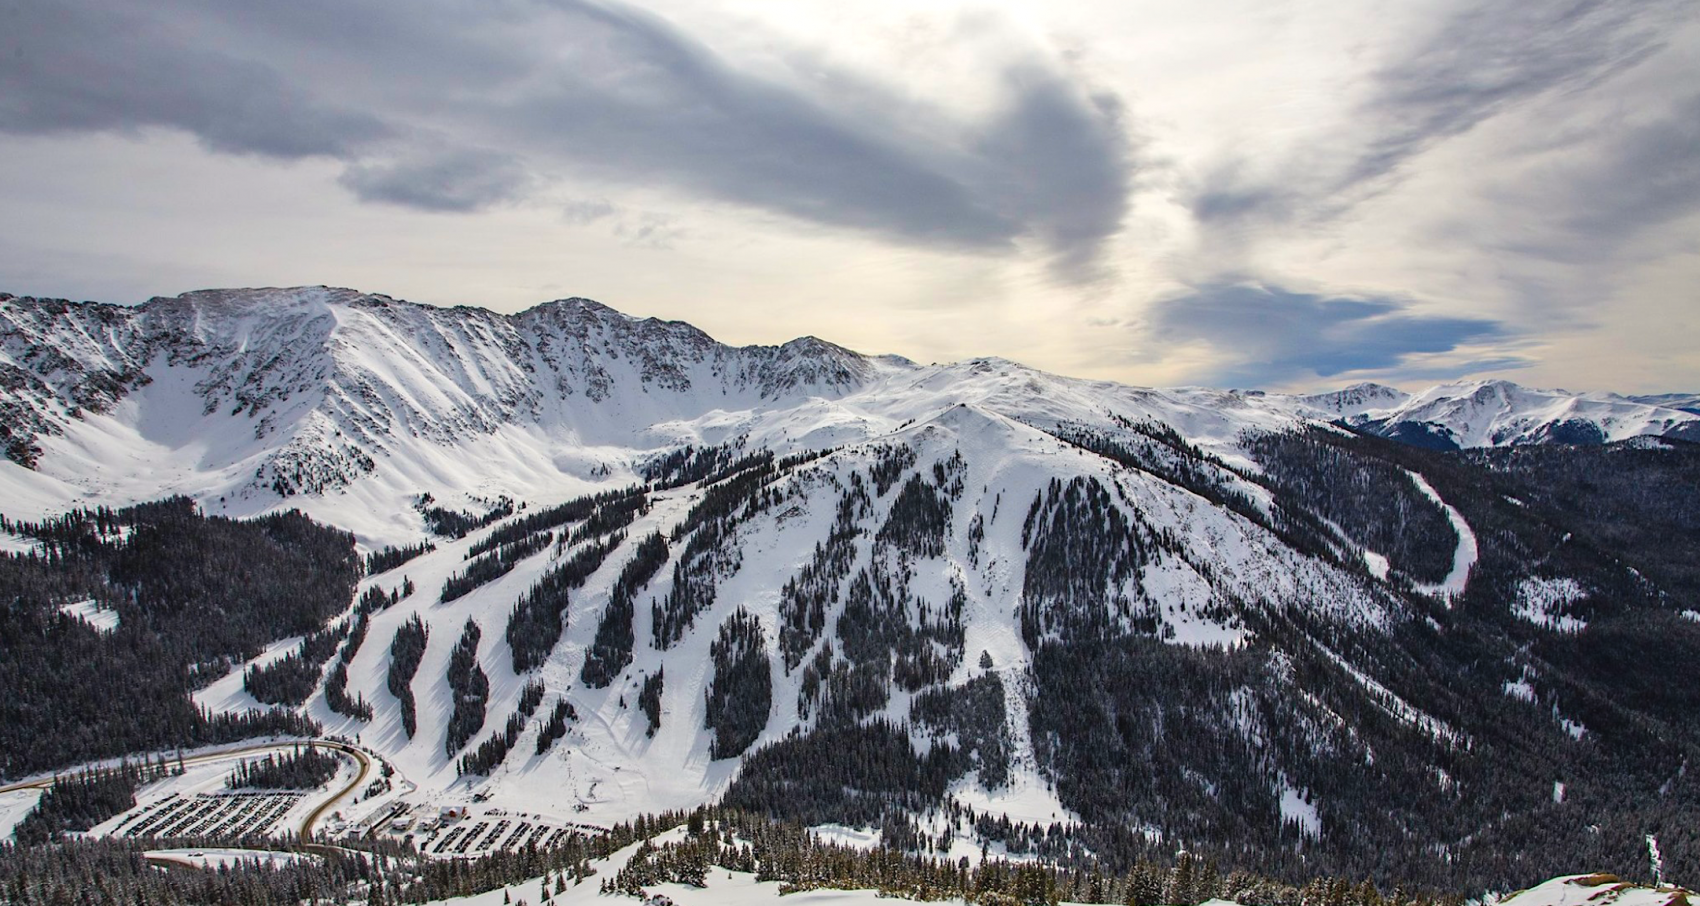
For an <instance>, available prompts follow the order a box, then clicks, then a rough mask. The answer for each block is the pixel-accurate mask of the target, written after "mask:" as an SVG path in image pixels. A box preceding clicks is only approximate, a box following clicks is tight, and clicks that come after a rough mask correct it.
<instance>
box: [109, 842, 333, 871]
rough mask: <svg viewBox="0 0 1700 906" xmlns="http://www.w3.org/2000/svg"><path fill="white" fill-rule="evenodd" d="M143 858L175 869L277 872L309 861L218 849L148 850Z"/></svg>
mask: <svg viewBox="0 0 1700 906" xmlns="http://www.w3.org/2000/svg"><path fill="white" fill-rule="evenodd" d="M142 856H143V857H144V858H147V859H150V860H152V861H155V862H171V863H175V864H178V865H189V866H192V867H195V868H225V867H227V866H235V865H237V864H239V863H249V864H254V863H258V864H261V865H265V866H267V867H271V868H281V867H283V866H286V865H292V864H294V863H296V862H301V861H304V860H307V859H311V858H313V857H312V856H310V855H307V854H305V853H297V852H279V851H276V850H266V849H219V848H208V847H201V848H185V849H150V850H145V851H143V853H142Z"/></svg>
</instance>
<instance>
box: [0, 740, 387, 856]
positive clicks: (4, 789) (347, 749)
mask: <svg viewBox="0 0 1700 906" xmlns="http://www.w3.org/2000/svg"><path fill="white" fill-rule="evenodd" d="M299 746H307V747H309V748H317V749H327V750H329V751H332V752H337V753H339V754H342V755H346V756H348V757H350V758H352V759H354V762H355V764H356V765H358V766H359V768H360V770H359V771H357V772H356V773H355V775H354V779H353V780H351V781H349V782H348V784H347V785H346V786H344V787H343V788H342V789H340V790H338V791H336V792H335V793H334V794H332V795H331V796H330V798H328V799H326V800H325V801H324V802H321V803H319V804H318V805H317V806H316V807H314V809H313V810H312V811H311V812H308V813H307V817H306V818H304V819H302V821H301V829H300V830H299V831H298V832H297V834H298V836H299V837H300V840H301V842H302V843H304V844H306V843H311V842H312V841H313V825H315V824H318V823H319V819H320V818H323V817H324V815H325V813H326V812H328V811H330V809H331V807H332V806H334V805H336V804H337V803H338V802H341V801H342V800H343V798H345V797H346V796H348V795H349V794H350V793H353V792H354V791H355V790H357V789H359V788H360V785H361V784H363V783H365V782H366V778H367V777H369V776H371V773H372V759H371V756H369V755H367V754H366V753H365V752H364V751H362V750H361V749H359V748H357V747H355V746H352V745H349V744H348V743H344V742H335V741H332V740H325V739H309V740H300V741H297V742H269V743H263V744H261V745H254V746H244V747H242V748H239V749H225V750H223V751H219V752H207V753H205V754H202V755H189V756H185V757H183V758H182V759H180V763H181V764H183V765H191V764H207V763H209V762H214V761H227V760H230V759H233V758H245V757H247V756H249V755H257V754H260V753H264V752H278V751H289V750H292V749H295V748H297V747H299ZM65 773H67V772H60V773H59V774H56V775H54V776H52V777H42V778H38V779H36V780H25V781H21V782H19V783H12V784H7V785H6V786H0V793H15V792H19V791H21V790H44V789H47V788H48V787H50V786H52V785H53V781H54V780H55V779H56V778H57V777H60V776H63V775H64V774H65Z"/></svg>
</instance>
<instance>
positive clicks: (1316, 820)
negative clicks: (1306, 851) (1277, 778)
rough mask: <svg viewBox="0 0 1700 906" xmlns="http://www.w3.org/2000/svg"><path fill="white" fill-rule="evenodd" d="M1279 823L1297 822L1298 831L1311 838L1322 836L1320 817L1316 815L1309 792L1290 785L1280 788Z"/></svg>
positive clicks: (1314, 804) (1314, 805)
mask: <svg viewBox="0 0 1700 906" xmlns="http://www.w3.org/2000/svg"><path fill="white" fill-rule="evenodd" d="M1281 823H1282V824H1287V823H1293V824H1297V825H1298V827H1299V833H1301V834H1303V835H1304V836H1307V837H1310V838H1312V839H1315V838H1317V837H1320V836H1322V819H1321V818H1320V817H1318V816H1317V813H1316V803H1315V802H1313V801H1312V800H1311V798H1310V794H1309V793H1305V792H1301V791H1299V790H1297V789H1294V788H1293V787H1290V786H1287V787H1282V788H1281Z"/></svg>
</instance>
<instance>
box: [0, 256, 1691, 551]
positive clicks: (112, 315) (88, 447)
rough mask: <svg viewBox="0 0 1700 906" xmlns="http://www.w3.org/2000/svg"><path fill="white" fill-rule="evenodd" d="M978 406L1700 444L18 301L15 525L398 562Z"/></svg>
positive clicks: (1328, 397) (430, 332)
mask: <svg viewBox="0 0 1700 906" xmlns="http://www.w3.org/2000/svg"><path fill="white" fill-rule="evenodd" d="M959 404H968V405H971V406H975V407H977V408H979V409H981V410H984V411H987V412H991V413H994V414H997V415H1001V416H1004V417H1007V418H1013V419H1016V420H1019V421H1023V422H1026V423H1029V424H1035V425H1039V426H1041V427H1049V426H1052V425H1055V424H1058V423H1064V422H1070V423H1079V424H1086V425H1092V426H1104V425H1107V424H1109V416H1110V415H1111V414H1112V413H1113V414H1114V415H1115V416H1118V417H1121V418H1125V419H1130V420H1134V421H1141V422H1143V421H1155V422H1159V423H1162V424H1165V425H1169V426H1172V427H1173V428H1175V429H1176V430H1178V431H1179V432H1180V433H1181V434H1182V435H1183V436H1185V437H1187V438H1188V439H1190V440H1191V441H1193V442H1194V443H1199V444H1202V445H1204V446H1205V447H1206V448H1208V449H1219V450H1220V451H1221V453H1222V454H1223V455H1224V456H1226V457H1228V458H1230V459H1232V458H1233V457H1234V456H1235V455H1236V453H1235V450H1234V442H1235V439H1236V437H1237V436H1238V435H1239V434H1240V432H1242V431H1244V430H1246V429H1248V428H1251V429H1260V430H1261V429H1275V428H1281V427H1290V426H1293V425H1297V424H1301V423H1305V422H1310V421H1318V420H1320V421H1328V420H1335V419H1344V420H1345V421H1346V422H1347V423H1350V424H1352V425H1354V426H1358V427H1361V428H1363V429H1364V430H1368V431H1372V432H1376V433H1382V434H1386V435H1388V436H1392V437H1396V438H1400V439H1408V440H1417V441H1419V442H1441V443H1446V444H1454V445H1459V446H1478V445H1494V444H1505V443H1524V442H1537V441H1543V440H1552V441H1593V442H1598V441H1599V440H1601V439H1609V440H1616V439H1621V438H1623V437H1627V436H1632V435H1636V434H1672V435H1679V436H1686V435H1687V434H1688V433H1689V432H1692V431H1694V430H1696V429H1695V426H1696V425H1700V416H1696V415H1695V414H1693V413H1690V412H1684V411H1680V410H1677V409H1667V408H1661V407H1659V406H1654V405H1647V404H1643V403H1636V402H1632V401H1630V400H1627V399H1623V398H1620V397H1612V396H1606V395H1578V394H1568V393H1562V392H1558V391H1530V390H1525V389H1523V388H1518V387H1516V386H1515V385H1512V384H1506V383H1503V382H1493V383H1483V384H1470V385H1449V386H1444V387H1437V388H1434V389H1432V390H1429V391H1427V392H1425V393H1423V394H1419V395H1417V396H1415V397H1409V396H1407V395H1406V394H1403V393H1401V392H1400V391H1396V390H1392V389H1391V388H1386V387H1379V386H1376V385H1358V386H1356V387H1352V388H1348V389H1347V390H1343V391H1340V392H1338V393H1333V394H1321V395H1313V396H1296V397H1292V396H1281V395H1274V394H1263V393H1259V392H1255V391H1217V390H1209V389H1200V388H1180V389H1170V390H1156V389H1147V388H1134V387H1127V386H1123V385H1118V384H1112V383H1106V382H1092V381H1081V380H1074V379H1069V378H1063V377H1059V376H1055V375H1050V374H1045V373H1043V372H1038V371H1035V370H1033V369H1030V368H1026V367H1023V366H1021V365H1018V364H1016V363H1013V362H1008V361H1004V360H998V359H976V360H970V361H966V362H960V363H954V364H947V365H934V366H919V365H916V364H914V363H911V362H908V361H906V360H904V359H900V358H896V357H889V356H887V357H872V356H865V355H861V354H858V353H854V352H851V351H849V350H846V349H843V348H841V347H838V346H834V345H832V344H831V343H827V342H825V341H822V340H817V339H814V338H812V337H806V338H803V339H799V340H794V341H792V342H789V343H786V344H784V345H782V346H774V347H743V348H735V347H729V346H726V345H723V344H720V343H717V342H715V341H714V340H713V339H711V338H710V337H708V336H707V335H706V334H703V333H702V332H701V331H699V330H697V329H695V328H693V327H691V326H689V325H687V324H683V323H680V322H663V321H658V320H655V319H653V318H651V319H637V318H632V317H629V316H627V315H623V314H621V313H619V312H616V311H614V310H612V309H610V308H607V307H606V306H603V305H600V304H598V303H595V302H591V301H589V300H584V299H567V300H562V301H557V302H550V303H546V304H543V305H539V306H537V307H535V308H532V309H529V310H527V311H525V312H521V313H519V314H517V315H511V316H510V315H499V314H496V313H493V312H490V311H486V310H483V309H478V308H468V307H460V308H452V309H445V308H433V307H429V306H421V305H415V304H411V303H407V302H403V301H399V300H395V299H391V298H389V297H386V296H382V295H370V294H362V293H359V292H355V291H353V290H346V289H331V288H325V287H302V288H293V289H254V290H208V291H202V292H195V293H189V294H185V295H183V296H178V297H175V298H160V299H153V300H150V301H149V302H147V303H145V304H143V305H140V306H136V307H125V306H116V305H103V304H96V303H67V302H62V301H54V300H37V299H31V298H14V297H10V296H5V295H3V294H0V444H3V445H4V446H5V448H6V453H7V455H8V459H5V460H0V492H4V493H5V495H6V497H7V499H8V500H9V501H11V502H12V503H11V506H12V508H13V509H14V510H15V511H16V512H15V513H14V515H16V514H29V515H43V514H46V513H48V512H55V511H62V510H64V509H67V508H69V507H71V506H75V505H82V504H86V503H93V502H100V503H116V502H124V501H135V500H146V499H153V498H157V497H160V496H163V495H166V494H187V495H189V496H192V497H194V498H196V499H197V500H198V501H200V502H201V503H202V504H203V505H205V506H207V507H209V509H211V510H212V511H215V512H226V513H230V514H234V515H248V514H253V513H258V512H263V511H266V510H269V509H273V508H276V507H278V506H279V505H281V504H283V502H284V501H285V500H287V501H288V505H290V506H300V507H302V508H304V509H306V510H307V511H309V512H310V513H313V514H315V515H318V516H321V517H323V518H325V519H328V520H329V521H332V522H334V523H337V524H340V525H344V526H347V527H349V528H352V529H354V530H356V531H357V532H358V533H359V534H360V535H361V536H362V538H363V539H364V540H366V541H368V542H370V543H373V544H381V543H390V542H395V541H401V540H405V539H406V538H407V537H408V536H409V534H410V532H412V531H413V529H412V525H413V524H414V523H413V521H411V520H409V519H408V518H407V516H406V511H407V506H406V502H407V501H408V500H409V499H411V497H412V496H414V495H416V494H418V493H420V492H430V493H433V494H434V495H435V496H436V497H438V498H439V499H443V500H461V501H464V500H465V499H466V497H467V496H468V495H471V496H477V497H483V498H495V497H498V496H501V495H504V494H505V495H508V496H510V497H514V498H516V499H529V498H532V497H536V496H545V497H547V496H566V495H571V494H574V493H577V492H579V491H582V490H584V489H586V488H588V487H591V486H593V485H598V484H606V483H607V482H608V481H609V480H618V479H620V478H629V477H630V476H631V475H632V474H633V469H634V467H636V466H638V465H640V464H641V463H642V462H644V461H645V460H646V459H647V458H649V457H651V456H653V455H655V454H657V453H659V452H664V451H668V450H671V449H674V448H677V447H679V446H682V445H685V444H719V443H724V442H726V441H729V440H733V439H736V438H745V439H747V442H748V443H749V444H750V445H751V446H752V447H761V448H767V449H772V450H774V451H775V452H777V453H779V454H781V455H784V454H786V453H790V452H795V451H799V450H807V449H821V448H826V447H831V446H836V445H839V444H843V443H849V442H856V441H862V440H867V439H869V438H873V437H877V436H881V435H884V434H888V433H890V432H891V431H893V430H895V429H897V428H898V426H900V425H903V424H906V423H909V422H913V421H917V420H924V419H927V418H930V417H932V416H933V415H935V414H937V413H938V412H941V411H943V410H945V409H948V408H950V407H951V406H955V405H959ZM1437 439H1438V440H1437ZM25 466H31V467H32V468H26V467H25ZM397 514H400V515H397Z"/></svg>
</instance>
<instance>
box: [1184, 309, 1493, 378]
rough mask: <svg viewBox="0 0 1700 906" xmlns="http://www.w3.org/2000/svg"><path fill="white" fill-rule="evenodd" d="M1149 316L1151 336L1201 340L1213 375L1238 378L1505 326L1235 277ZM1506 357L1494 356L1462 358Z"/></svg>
mask: <svg viewBox="0 0 1700 906" xmlns="http://www.w3.org/2000/svg"><path fill="white" fill-rule="evenodd" d="M1151 325H1152V327H1153V328H1154V329H1155V332H1156V335H1157V337H1158V338H1159V339H1161V340H1165V341H1172V342H1179V343H1188V342H1196V341H1203V342H1205V343H1208V344H1209V345H1210V346H1211V347H1212V348H1213V349H1215V350H1216V351H1217V352H1219V353H1220V354H1221V358H1222V361H1223V362H1224V363H1225V364H1224V365H1223V366H1222V367H1221V370H1220V371H1218V372H1217V373H1216V374H1215V375H1214V376H1213V379H1214V380H1216V381H1219V382H1221V383H1224V384H1232V385H1236V386H1244V387H1262V386H1268V385H1271V384H1278V383H1282V382H1286V381H1292V380H1295V379H1304V378H1310V377H1324V378H1327V377H1333V376H1335V375H1339V374H1345V373H1347V372H1358V371H1385V370H1391V369H1394V368H1400V367H1401V366H1404V365H1405V364H1406V363H1407V361H1408V360H1409V359H1410V358H1411V357H1412V356H1415V355H1421V354H1432V353H1447V352H1453V351H1455V350H1457V349H1458V348H1459V347H1461V346H1464V345H1466V344H1469V343H1478V342H1483V341H1488V340H1497V339H1503V338H1504V337H1506V336H1507V334H1508V332H1509V331H1508V328H1507V327H1506V325H1504V324H1501V323H1499V322H1497V321H1492V320H1487V319H1481V318H1449V317H1437V316H1432V315H1424V314H1419V313H1416V312H1413V311H1411V310H1410V306H1409V304H1408V303H1405V302H1401V301H1399V300H1396V299H1388V298H1349V297H1329V296H1319V295H1313V294H1310V293H1297V292H1291V291H1289V290H1285V289H1282V288H1280V287H1276V286H1262V285H1257V284H1243V283H1239V284H1212V285H1208V286H1200V287H1195V288H1194V289H1193V290H1192V291H1190V292H1188V293H1185V294H1183V295H1180V296H1176V297H1173V298H1170V299H1167V300H1165V301H1162V302H1160V303H1158V304H1157V305H1156V306H1155V307H1154V308H1153V309H1152V312H1151ZM1511 364H1513V363H1512V362H1511V361H1510V360H1504V359H1501V360H1497V361H1495V362H1493V363H1483V362H1477V363H1473V364H1472V365H1470V366H1463V367H1465V369H1466V370H1482V369H1484V368H1486V367H1494V368H1504V367H1508V366H1509V365H1511ZM1454 373H1456V372H1454Z"/></svg>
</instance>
